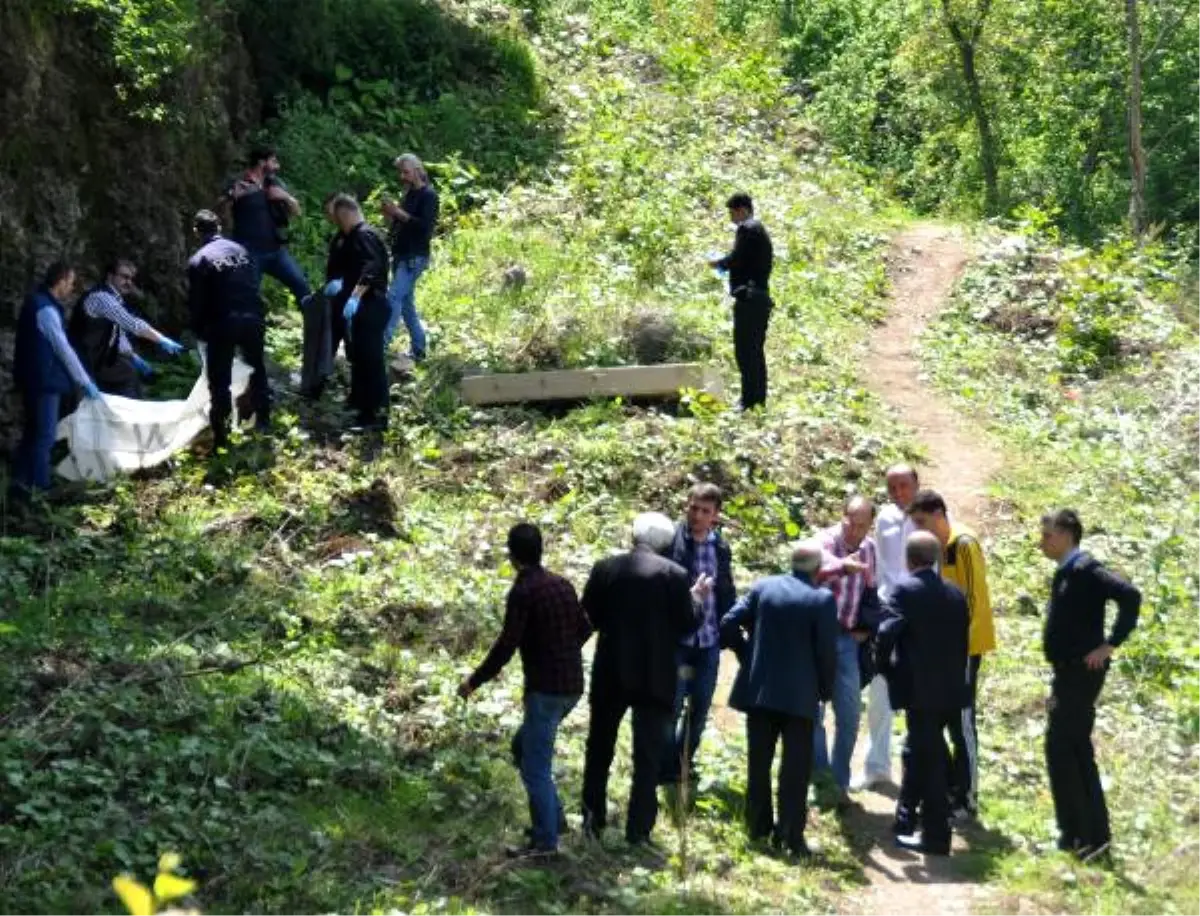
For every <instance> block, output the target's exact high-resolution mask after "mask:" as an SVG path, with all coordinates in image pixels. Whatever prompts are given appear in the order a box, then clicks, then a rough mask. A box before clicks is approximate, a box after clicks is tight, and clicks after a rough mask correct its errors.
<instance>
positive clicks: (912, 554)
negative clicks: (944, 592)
mask: <svg viewBox="0 0 1200 916" xmlns="http://www.w3.org/2000/svg"><path fill="white" fill-rule="evenodd" d="M941 555H942V545H941V542H940V541H938V539H937V538H936V537H935V536H934V535H932V534H930V533H929V532H928V531H914V532H913V533H912V534H910V535H909V536H908V540H907V541H905V542H904V561H905V563H906V564H907V566H908V571H909V572H919V571H920V570H922V569H932V568H933V567H934V566H936V565H937V561H938V558H939V557H940V556H941Z"/></svg>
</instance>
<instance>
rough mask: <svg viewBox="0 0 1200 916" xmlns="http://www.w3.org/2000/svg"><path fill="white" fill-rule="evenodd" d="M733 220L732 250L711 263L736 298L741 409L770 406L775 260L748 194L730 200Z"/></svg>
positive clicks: (734, 310) (734, 336) (736, 335)
mask: <svg viewBox="0 0 1200 916" xmlns="http://www.w3.org/2000/svg"><path fill="white" fill-rule="evenodd" d="M726 206H727V207H728V208H729V218H730V219H731V220H732V221H733V223H734V224H735V225H736V226H737V234H736V236H735V237H734V243H733V251H731V252H730V253H729V254H727V255H726V256H725V257H723V258H717V259H716V260H713V261H709V265H710V266H712V267H715V268H717V269H718V270H725V271H728V272H729V294H730V295H731V296H733V350H734V354H735V356H736V357H737V364H738V372H740V373H741V375H742V409H743V410H749V409H750V408H752V407H757V406H758V405H760V404H766V402H767V357H766V354H765V353H764V352H763V347H764V346H765V345H766V342H767V322H768V321H770V318H771V308H772V307H773V305H774V303H773V302H772V301H771V290H770V279H771V266H772V264H773V259H774V255H773V253H772V250H771V237H770V236H769V235H767V230H766V229H765V228H764V227H763V224H762V223H760V222H759V221H758V220H757V219H755V218H754V202H753V201H752V200H751V199H750V195H749V194H745V193H738V194H734V195H733V196H732V197H731V198H729V200H728V202H727V203H726Z"/></svg>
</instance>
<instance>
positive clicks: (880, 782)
mask: <svg viewBox="0 0 1200 916" xmlns="http://www.w3.org/2000/svg"><path fill="white" fill-rule="evenodd" d="M891 781H892V777H891V776H868V775H867V774H866V773H863V774H862V775H860V776H855V777H854V778H853V779H852V780H850V791H851V792H871V791H873V790H875V789H879V788H882V787H883V786H886V785H888V784H890V783H891Z"/></svg>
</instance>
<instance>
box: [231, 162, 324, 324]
mask: <svg viewBox="0 0 1200 916" xmlns="http://www.w3.org/2000/svg"><path fill="white" fill-rule="evenodd" d="M221 207H222V209H223V210H224V211H225V214H226V216H227V217H232V219H233V232H232V237H233V240H234V241H235V242H237V243H238V244H240V245H242V247H244V248H245V249H246V250H247V251H248V252H249V253H250V257H251V259H252V260H253V262H254V265H255V267H256V269H257V270H258V272H259V276H260V279H261V275H262V274H267V275H268V276H271V277H274V278H275V279H276V280H278V281H279V282H280V283H282V284H283V285H284V286H286V287H287V288H288V290H290V291H291V294H292V295H293V296H295V297H296V302H297V304H300V305H303V303H304V300H305V299H307V298H308V296H309V288H308V281H307V280H306V279H305V278H304V273H303V272H302V271H301V270H300V266H299V265H298V264H297V263H296V262H295V260H293V259H292V256H291V253H290V252H289V251H288V249H287V224H288V222H289V220H290V219H291V218H292V217H293V216H299V215H300V202H299V201H298V200H296V198H294V197H293V196H292V195H291V194H289V193H288V190H287V188H286V187H285V186H284V184H283V182H282V181H281V180H280V179H279V157H278V155H277V154H276V152H275V149H274V148H273V147H270V146H262V145H259V146H255V147H254V148H253V149H251V151H250V155H249V156H248V157H247V159H246V170H245V171H244V172H243V173H242V175H241V177H240V178H238V179H235V180H234V181H233V182H231V183H230V185H229V187H228V188H226V189H225V194H224V196H223V197H222V203H221Z"/></svg>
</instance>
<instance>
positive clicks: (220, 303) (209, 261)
mask: <svg viewBox="0 0 1200 916" xmlns="http://www.w3.org/2000/svg"><path fill="white" fill-rule="evenodd" d="M258 288H259V274H258V268H257V267H255V266H254V262H253V261H252V260H251V258H250V254H249V252H248V251H246V249H245V248H243V247H242V246H241V245H239V244H238V243H237V242H234V241H232V240H231V239H227V238H224V237H222V236H219V235H215V236H213V237H212V238H210V239H209V240H208V241H207V242H205V243H204V245H203V246H202V247H201V248H200V250H199V251H197V252H196V253H195V254H194V255H192V258H191V260H190V261H188V311H189V312H190V314H191V324H192V330H193V331H194V332H195V333H196V336H197V337H199V338H200V339H201V340H207V339H208V336H209V334H210V333H211V332H212V331H213V330H214V329H216V328H218V327H220V326H221V325H223V324H224V323H225V322H226V321H228V320H230V319H231V318H237V319H257V320H261V319H262V314H263V308H262V300H261V299H260V298H259V295H258Z"/></svg>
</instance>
